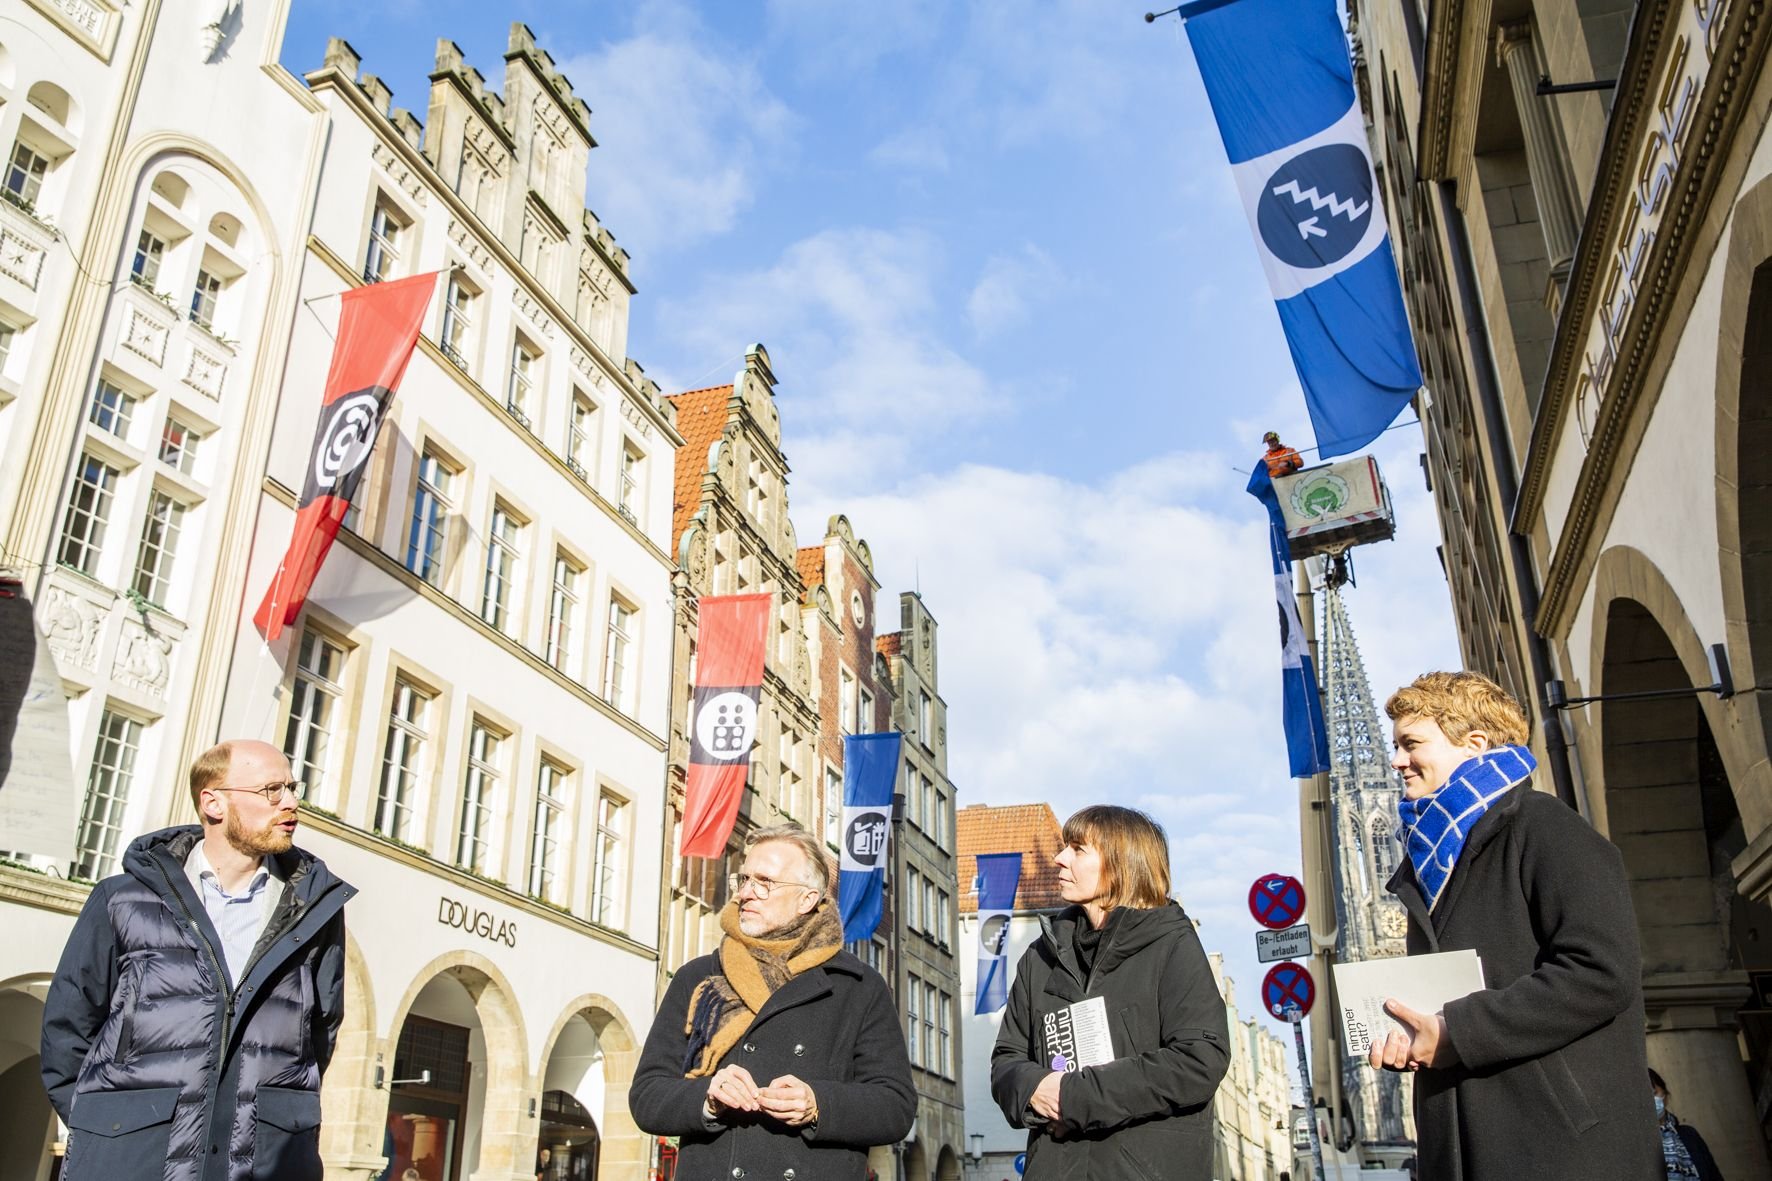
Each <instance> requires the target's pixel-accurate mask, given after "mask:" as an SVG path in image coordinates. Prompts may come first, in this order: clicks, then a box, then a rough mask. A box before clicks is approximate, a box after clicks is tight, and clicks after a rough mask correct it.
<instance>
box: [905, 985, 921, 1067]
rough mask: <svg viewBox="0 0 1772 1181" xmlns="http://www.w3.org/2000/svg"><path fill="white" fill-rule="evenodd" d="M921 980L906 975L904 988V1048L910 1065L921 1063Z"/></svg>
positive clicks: (919, 1064)
mask: <svg viewBox="0 0 1772 1181" xmlns="http://www.w3.org/2000/svg"><path fill="white" fill-rule="evenodd" d="M922 1033H923V982H922V981H921V980H919V979H917V978H916V977H915V976H907V977H906V980H905V989H904V1048H905V1050H906V1051H907V1052H908V1053H909V1055H910V1059H911V1065H912V1066H921V1065H923V1039H922Z"/></svg>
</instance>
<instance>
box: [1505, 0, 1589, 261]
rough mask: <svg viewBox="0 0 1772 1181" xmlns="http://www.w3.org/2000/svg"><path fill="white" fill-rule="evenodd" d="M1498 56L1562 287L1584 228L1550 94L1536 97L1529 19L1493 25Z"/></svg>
mask: <svg viewBox="0 0 1772 1181" xmlns="http://www.w3.org/2000/svg"><path fill="white" fill-rule="evenodd" d="M1495 57H1496V61H1497V63H1498V64H1499V65H1502V66H1504V67H1505V68H1506V69H1507V78H1508V82H1509V83H1510V84H1511V85H1512V87H1513V92H1514V107H1515V108H1516V109H1517V110H1518V111H1519V115H1520V131H1521V133H1522V134H1523V136H1524V137H1525V140H1526V168H1527V170H1528V171H1529V172H1530V173H1531V174H1532V198H1533V202H1534V204H1536V205H1537V206H1538V224H1539V227H1540V229H1542V230H1543V232H1544V248H1545V254H1546V256H1547V257H1549V259H1550V266H1551V277H1552V279H1553V280H1554V282H1555V285H1556V287H1557V288H1558V289H1559V290H1560V289H1561V287H1562V284H1563V280H1564V279H1566V278H1567V277H1568V275H1569V265H1570V263H1571V262H1572V261H1573V260H1574V258H1575V240H1576V238H1577V236H1578V235H1579V234H1580V232H1581V227H1580V225H1579V223H1578V222H1577V221H1576V207H1575V193H1574V191H1573V190H1572V189H1571V188H1570V186H1569V177H1568V173H1567V172H1566V171H1565V169H1564V168H1563V151H1562V145H1561V144H1560V143H1559V142H1558V139H1557V131H1556V127H1555V125H1554V124H1553V123H1552V122H1551V111H1550V108H1549V107H1547V106H1546V105H1545V104H1546V103H1548V102H1550V101H1552V100H1551V99H1549V98H1540V97H1538V94H1537V90H1538V79H1539V66H1538V54H1537V52H1536V51H1535V50H1534V49H1533V45H1532V22H1531V21H1530V20H1517V21H1507V22H1506V23H1504V24H1501V25H1499V26H1497V28H1496V30H1495Z"/></svg>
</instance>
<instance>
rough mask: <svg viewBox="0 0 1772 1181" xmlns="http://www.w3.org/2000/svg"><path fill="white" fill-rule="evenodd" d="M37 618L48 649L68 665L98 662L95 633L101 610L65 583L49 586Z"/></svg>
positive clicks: (93, 665)
mask: <svg viewBox="0 0 1772 1181" xmlns="http://www.w3.org/2000/svg"><path fill="white" fill-rule="evenodd" d="M41 612H42V613H41V619H40V622H41V623H42V625H43V635H44V638H45V639H47V640H48V641H49V650H50V651H51V652H53V653H55V655H56V657H57V658H58V659H59V660H60V661H61V662H62V664H63V665H64V666H65V667H68V668H84V669H93V668H96V667H97V665H98V633H99V628H100V627H101V626H103V624H104V612H103V611H102V610H100V608H99V607H98V605H97V604H96V603H93V602H92V601H91V600H89V599H86V598H83V597H82V596H80V595H77V594H75V593H73V592H72V591H70V590H68V589H67V588H66V587H61V586H51V587H50V588H49V591H48V593H47V594H45V595H44V596H43V606H42V609H41Z"/></svg>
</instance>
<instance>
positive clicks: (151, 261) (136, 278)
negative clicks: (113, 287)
mask: <svg viewBox="0 0 1772 1181" xmlns="http://www.w3.org/2000/svg"><path fill="white" fill-rule="evenodd" d="M165 258H166V241H165V239H163V238H161V237H160V236H159V235H158V234H156V233H154V231H152V230H150V229H148V228H146V227H145V226H144V227H143V228H142V231H141V232H140V233H139V234H137V235H136V238H135V258H134V259H132V260H131V261H130V264H129V279H130V282H132V283H134V284H136V285H137V286H138V287H146V288H147V289H148V290H149V291H152V290H154V285H155V284H157V283H158V282H159V281H160V264H161V262H163V261H164V260H165Z"/></svg>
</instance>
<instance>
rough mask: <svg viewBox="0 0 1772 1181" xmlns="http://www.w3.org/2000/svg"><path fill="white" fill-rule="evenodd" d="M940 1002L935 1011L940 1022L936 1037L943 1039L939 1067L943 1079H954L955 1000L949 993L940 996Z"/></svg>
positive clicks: (938, 1060) (938, 1059) (938, 1061)
mask: <svg viewBox="0 0 1772 1181" xmlns="http://www.w3.org/2000/svg"><path fill="white" fill-rule="evenodd" d="M938 1001H939V1004H938V1005H937V1007H936V1010H935V1014H936V1020H937V1021H938V1022H939V1026H938V1028H937V1031H936V1036H937V1037H939V1038H940V1039H941V1040H940V1045H941V1052H940V1055H939V1056H938V1058H937V1065H938V1068H939V1069H940V1071H941V1073H942V1077H943V1078H953V1077H954V1037H953V1028H954V998H953V997H951V996H949V995H948V994H947V993H945V992H943V993H939V994H938Z"/></svg>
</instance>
